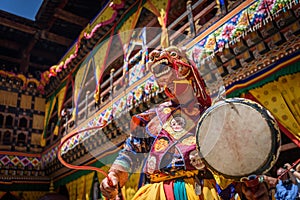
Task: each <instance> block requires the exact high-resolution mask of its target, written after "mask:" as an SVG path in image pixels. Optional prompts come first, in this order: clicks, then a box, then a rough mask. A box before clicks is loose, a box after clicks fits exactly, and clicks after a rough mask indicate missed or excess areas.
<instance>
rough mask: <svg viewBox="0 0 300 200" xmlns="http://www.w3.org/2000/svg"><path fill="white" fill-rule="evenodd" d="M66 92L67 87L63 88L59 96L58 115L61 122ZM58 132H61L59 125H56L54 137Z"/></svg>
mask: <svg viewBox="0 0 300 200" xmlns="http://www.w3.org/2000/svg"><path fill="white" fill-rule="evenodd" d="M66 91H67V85H66V86H65V87H63V88H62V89H61V90H60V91H59V93H58V94H57V114H58V120H59V121H61V110H62V107H63V104H64V100H65V95H66ZM58 131H59V124H56V126H55V129H54V131H53V133H54V135H58Z"/></svg>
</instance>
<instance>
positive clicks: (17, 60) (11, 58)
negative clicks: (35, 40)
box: [0, 55, 50, 70]
mask: <svg viewBox="0 0 300 200" xmlns="http://www.w3.org/2000/svg"><path fill="white" fill-rule="evenodd" d="M0 60H6V61H9V62H12V63H17V64H19V65H20V64H21V63H22V62H23V60H22V59H21V58H13V57H9V56H3V55H0ZM29 66H32V67H35V68H38V69H41V70H47V69H49V68H50V66H47V65H41V64H38V63H33V62H29Z"/></svg>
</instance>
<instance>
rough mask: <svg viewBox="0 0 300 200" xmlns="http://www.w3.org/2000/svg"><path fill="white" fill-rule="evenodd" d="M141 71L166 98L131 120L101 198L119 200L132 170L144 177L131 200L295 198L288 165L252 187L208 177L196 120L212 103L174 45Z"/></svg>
mask: <svg viewBox="0 0 300 200" xmlns="http://www.w3.org/2000/svg"><path fill="white" fill-rule="evenodd" d="M147 67H148V69H149V70H150V71H151V72H152V73H153V75H154V77H155V78H156V81H157V83H158V85H159V86H160V87H162V88H164V91H165V94H166V95H167V96H168V97H169V98H168V101H166V102H163V103H162V104H160V105H157V106H156V107H155V108H151V109H149V110H148V111H146V112H143V113H140V114H137V115H134V116H133V117H132V120H131V125H130V136H129V137H128V139H127V140H126V142H125V144H124V147H123V149H122V150H121V151H120V152H119V155H118V156H117V158H116V159H115V161H114V163H113V164H112V166H111V168H110V170H109V173H108V176H107V177H106V178H105V179H104V180H103V181H102V182H101V184H100V189H101V192H102V194H103V195H104V196H105V197H106V198H108V199H122V195H120V190H119V189H120V188H121V187H123V186H124V185H125V184H126V182H127V180H128V177H129V174H130V173H136V172H138V171H141V173H142V174H144V176H143V177H144V178H143V181H142V182H141V184H140V186H139V189H138V191H137V192H136V193H135V195H134V197H133V198H132V199H136V200H142V199H145V200H146V199H147V200H152V199H156V200H164V199H166V200H193V199H195V200H197V199H200V200H204V199H207V200H214V199H216V200H221V199H223V200H233V199H234V200H235V199H241V200H243V199H254V200H267V199H276V200H283V199H288V200H294V199H296V198H297V197H298V186H299V180H300V172H299V171H298V170H295V169H293V168H292V167H291V165H289V164H285V165H284V168H286V169H284V168H279V169H278V175H279V176H280V175H282V176H280V178H278V177H276V178H275V177H271V176H266V175H255V177H256V179H257V180H258V181H257V184H256V185H255V187H254V186H249V185H247V184H245V182H240V181H231V180H227V179H225V178H223V177H221V176H218V175H217V174H214V173H212V172H211V171H210V169H209V167H207V166H206V165H205V164H204V163H203V162H202V161H201V158H200V155H199V153H198V152H197V150H198V149H197V143H196V136H195V132H196V126H197V122H198V120H199V118H200V116H201V114H202V113H203V112H204V111H205V110H206V109H208V108H209V107H210V106H211V104H212V100H211V98H210V95H209V94H208V93H207V91H206V87H205V82H204V81H203V79H202V78H201V76H200V75H199V73H198V70H197V69H196V67H195V66H194V64H192V63H191V62H190V61H188V59H187V58H186V55H185V53H184V52H182V51H181V50H179V49H178V48H176V47H169V48H166V49H164V50H154V51H152V52H151V53H150V54H149V61H148V63H147ZM195 122H196V123H195ZM200 134H201V133H200ZM220 162H222V160H220ZM298 168H299V167H298ZM286 170H288V172H287V173H286ZM283 174H284V175H283ZM272 188H274V190H273V193H270V191H272Z"/></svg>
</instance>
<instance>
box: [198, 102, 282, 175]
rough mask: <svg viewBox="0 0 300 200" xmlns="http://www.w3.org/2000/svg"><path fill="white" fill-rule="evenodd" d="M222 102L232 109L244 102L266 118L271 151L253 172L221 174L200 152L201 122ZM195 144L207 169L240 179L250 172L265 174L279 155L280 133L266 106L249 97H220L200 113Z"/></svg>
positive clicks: (221, 104)
mask: <svg viewBox="0 0 300 200" xmlns="http://www.w3.org/2000/svg"><path fill="white" fill-rule="evenodd" d="M224 103H228V104H230V105H231V106H232V108H233V109H234V106H235V104H244V105H247V106H250V107H251V108H254V109H255V110H257V111H258V112H259V113H260V114H261V115H262V117H263V118H264V119H265V120H266V122H267V124H268V126H269V128H270V131H271V134H272V141H271V142H272V143H271V151H270V152H269V156H268V159H267V160H266V161H265V163H264V164H262V166H261V168H259V169H257V170H254V171H253V173H251V174H244V175H242V176H232V175H228V174H223V173H221V172H219V171H217V170H216V169H214V167H213V166H211V165H210V164H209V163H208V161H206V160H205V158H204V157H203V155H202V154H201V147H200V141H199V140H200V139H199V135H200V134H201V133H200V132H199V131H200V130H199V129H200V127H201V125H202V124H203V121H204V120H205V119H206V117H207V116H208V115H209V114H210V113H211V112H212V111H213V110H214V109H216V108H218V107H220V106H224ZM196 144H197V150H198V152H199V155H200V157H201V159H202V161H203V162H204V163H205V165H206V166H207V168H208V169H209V170H211V171H212V172H213V173H214V174H218V175H222V176H223V177H225V178H229V179H234V180H237V181H240V179H241V178H244V177H248V176H250V175H252V174H256V175H258V174H265V173H267V172H268V171H269V170H270V169H271V168H272V167H273V166H274V165H275V163H276V161H277V159H278V157H279V153H280V145H281V135H280V130H279V127H278V124H277V122H276V120H275V118H274V117H273V116H272V115H271V113H270V112H269V111H268V110H267V109H266V108H264V107H263V106H261V105H260V104H258V103H257V102H254V101H252V100H249V99H245V98H228V99H222V100H220V101H218V102H216V103H215V104H214V105H212V106H211V107H209V108H208V109H207V110H205V111H204V112H203V114H202V115H201V117H200V119H199V121H198V124H197V127H196Z"/></svg>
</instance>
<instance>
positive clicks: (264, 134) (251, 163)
mask: <svg viewBox="0 0 300 200" xmlns="http://www.w3.org/2000/svg"><path fill="white" fill-rule="evenodd" d="M196 139H197V147H198V150H199V152H200V156H201V157H202V159H203V161H204V162H205V164H206V165H207V167H208V168H209V169H210V170H212V171H214V172H216V173H219V174H222V175H223V176H224V177H227V178H233V179H238V180H239V179H240V178H242V177H245V176H249V175H252V174H263V173H265V172H267V171H268V170H269V169H270V168H271V167H272V166H273V165H274V164H275V162H276V160H277V157H278V155H279V146H280V132H279V128H278V126H277V124H276V122H275V120H274V118H273V117H272V116H271V114H270V113H269V112H268V111H267V110H266V109H265V108H263V107H262V106H260V105H259V104H257V103H255V102H253V101H250V100H246V99H242V98H232V99H226V100H224V101H220V102H217V103H216V104H214V105H213V106H212V107H210V108H209V109H207V110H206V111H205V112H204V113H203V115H202V116H201V118H200V120H199V122H198V126H197V131H196Z"/></svg>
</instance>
